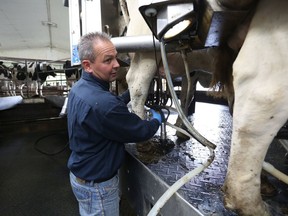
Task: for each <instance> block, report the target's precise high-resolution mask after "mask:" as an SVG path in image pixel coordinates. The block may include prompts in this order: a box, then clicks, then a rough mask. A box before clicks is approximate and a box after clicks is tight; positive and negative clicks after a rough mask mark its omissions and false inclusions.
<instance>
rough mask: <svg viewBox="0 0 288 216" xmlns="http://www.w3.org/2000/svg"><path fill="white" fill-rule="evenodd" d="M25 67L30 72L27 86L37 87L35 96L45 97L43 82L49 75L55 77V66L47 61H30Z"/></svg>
mask: <svg viewBox="0 0 288 216" xmlns="http://www.w3.org/2000/svg"><path fill="white" fill-rule="evenodd" d="M23 69H24V70H26V71H27V74H28V81H27V86H29V87H30V88H31V87H32V88H35V96H40V97H43V93H42V89H43V83H44V82H45V81H46V79H47V77H48V76H53V77H55V76H56V75H57V74H56V73H55V72H54V70H53V68H52V67H51V66H50V65H46V63H45V62H36V61H33V62H29V63H28V64H27V66H25V67H24V68H23ZM21 92H22V91H21Z"/></svg>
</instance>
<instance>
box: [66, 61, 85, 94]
mask: <svg viewBox="0 0 288 216" xmlns="http://www.w3.org/2000/svg"><path fill="white" fill-rule="evenodd" d="M63 69H64V73H65V77H66V82H67V87H68V90H69V89H70V88H71V87H72V86H73V85H74V84H75V82H76V81H77V80H78V79H80V77H81V73H82V70H81V67H80V66H79V65H74V66H72V65H71V61H70V60H66V61H65V63H64V64H63Z"/></svg>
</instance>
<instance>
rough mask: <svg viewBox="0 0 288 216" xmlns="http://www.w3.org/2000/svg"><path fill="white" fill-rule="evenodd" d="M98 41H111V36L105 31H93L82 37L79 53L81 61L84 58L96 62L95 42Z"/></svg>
mask: <svg viewBox="0 0 288 216" xmlns="http://www.w3.org/2000/svg"><path fill="white" fill-rule="evenodd" d="M97 42H111V37H110V36H109V35H108V34H106V33H105V32H91V33H88V34H86V35H83V36H82V37H81V39H80V42H79V44H78V53H79V58H80V61H81V62H82V61H83V60H84V59H86V60H89V61H91V62H94V60H95V58H96V53H95V50H94V46H93V44H94V43H97Z"/></svg>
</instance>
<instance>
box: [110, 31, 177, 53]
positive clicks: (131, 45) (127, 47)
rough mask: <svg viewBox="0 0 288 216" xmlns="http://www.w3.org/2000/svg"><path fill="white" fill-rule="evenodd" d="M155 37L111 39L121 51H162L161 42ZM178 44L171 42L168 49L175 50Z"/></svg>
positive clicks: (142, 36) (118, 50) (141, 36)
mask: <svg viewBox="0 0 288 216" xmlns="http://www.w3.org/2000/svg"><path fill="white" fill-rule="evenodd" d="M153 37H154V36H152V35H140V36H123V37H112V38H111V41H112V43H113V44H114V45H115V47H116V50H117V52H119V53H125V52H151V51H155V50H156V51H160V42H159V41H158V40H157V39H156V38H153ZM178 46H179V45H177V44H169V45H167V47H166V51H167V52H169V51H170V52H172V51H175V50H176V47H178Z"/></svg>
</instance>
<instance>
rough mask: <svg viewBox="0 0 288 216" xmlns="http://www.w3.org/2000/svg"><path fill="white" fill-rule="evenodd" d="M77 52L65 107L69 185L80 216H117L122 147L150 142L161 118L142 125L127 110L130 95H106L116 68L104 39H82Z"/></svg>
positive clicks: (155, 116) (114, 54) (93, 35)
mask: <svg viewBox="0 0 288 216" xmlns="http://www.w3.org/2000/svg"><path fill="white" fill-rule="evenodd" d="M78 52H79V57H80V61H81V65H82V68H83V73H82V77H81V79H80V80H79V81H78V82H77V83H76V84H75V85H74V86H73V87H72V89H71V91H70V93H69V99H68V107H67V111H68V113H67V117H68V132H69V143H70V148H71V150H72V153H71V156H70V158H69V161H68V168H69V169H70V171H71V172H70V182H71V186H72V189H73V192H74V195H75V197H76V198H77V200H78V202H79V211H80V214H81V215H108V216H114V215H115V216H118V215H119V191H118V183H119V180H118V175H117V171H118V169H119V167H120V166H121V164H122V162H123V160H124V155H125V148H124V143H126V142H139V141H145V140H148V139H150V138H151V137H152V136H153V135H154V134H155V133H156V132H157V130H158V128H159V125H160V123H161V117H160V114H159V113H156V112H155V111H153V112H152V113H153V117H152V120H150V121H147V120H142V119H141V118H139V117H138V116H137V115H135V114H133V113H130V112H129V110H128V108H127V106H126V105H127V103H128V102H129V100H130V94H129V91H126V92H125V93H123V95H122V96H116V95H114V94H112V93H111V92H109V83H110V82H112V81H114V80H115V79H116V75H117V69H118V68H119V64H118V62H117V51H116V49H115V46H114V45H113V43H112V42H111V40H110V37H109V36H108V35H107V34H105V33H98V32H96V33H89V34H87V35H85V36H83V37H82V38H81V40H80V43H79V45H78Z"/></svg>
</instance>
